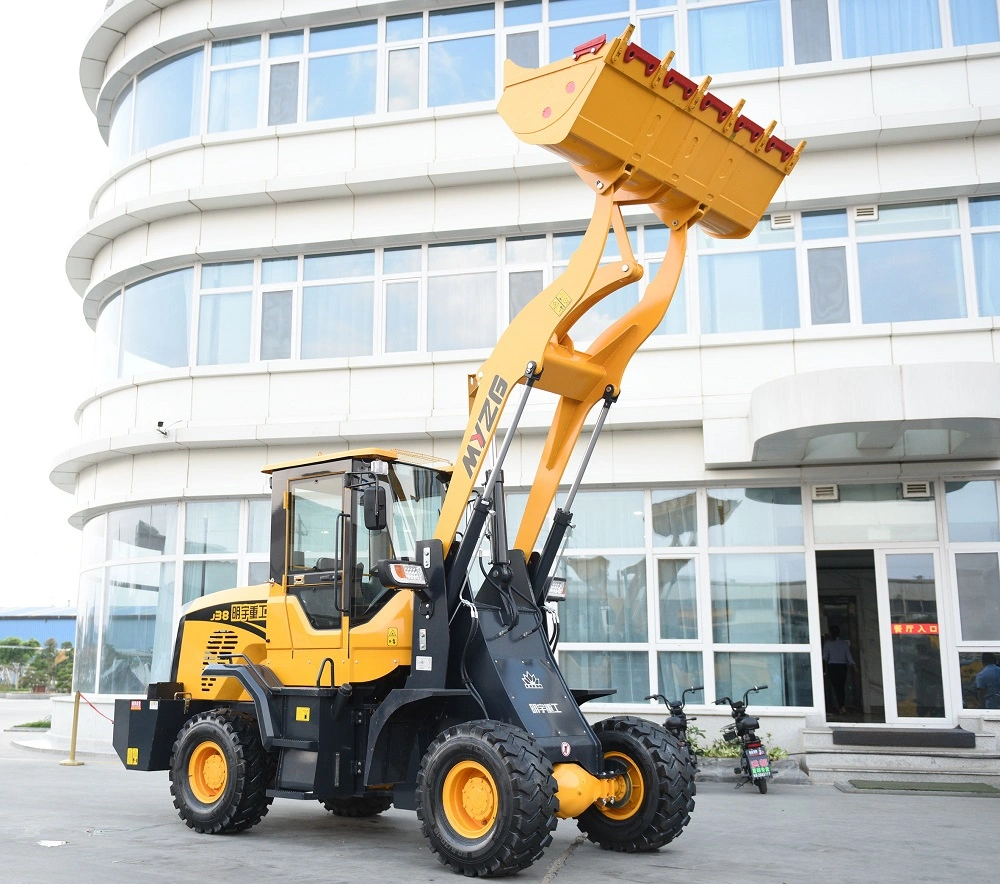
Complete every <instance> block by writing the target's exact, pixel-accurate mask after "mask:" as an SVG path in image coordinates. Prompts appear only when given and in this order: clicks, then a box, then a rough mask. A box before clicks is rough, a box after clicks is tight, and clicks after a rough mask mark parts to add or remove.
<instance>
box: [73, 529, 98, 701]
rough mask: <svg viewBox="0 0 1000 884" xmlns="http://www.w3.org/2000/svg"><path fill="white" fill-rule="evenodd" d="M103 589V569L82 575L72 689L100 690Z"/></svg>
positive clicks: (96, 569)
mask: <svg viewBox="0 0 1000 884" xmlns="http://www.w3.org/2000/svg"><path fill="white" fill-rule="evenodd" d="M91 521H94V520H91ZM88 524H89V523H88ZM103 588H104V570H103V569H102V568H95V569H93V570H91V571H84V572H83V573H82V574H81V575H80V592H79V595H78V596H77V600H76V643H75V646H74V647H75V650H74V652H73V689H74V690H76V691H94V690H96V688H97V660H98V656H99V648H98V646H97V629H98V624H99V623H100V617H101V598H102V596H103V594H104V593H103Z"/></svg>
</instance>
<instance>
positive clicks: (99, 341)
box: [94, 294, 123, 384]
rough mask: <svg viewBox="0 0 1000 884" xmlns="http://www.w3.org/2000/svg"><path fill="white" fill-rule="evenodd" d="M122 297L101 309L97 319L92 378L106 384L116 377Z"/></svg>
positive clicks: (117, 296)
mask: <svg viewBox="0 0 1000 884" xmlns="http://www.w3.org/2000/svg"><path fill="white" fill-rule="evenodd" d="M122 300H123V299H122V296H121V295H120V294H118V295H115V296H114V297H113V298H112V299H111V300H110V301H108V302H107V303H106V304H105V305H104V306H103V307H102V308H101V313H100V315H99V316H98V317H97V329H96V331H97V335H96V338H95V341H94V377H95V380H96V381H97V382H98V383H99V384H101V383H107V382H108V381H112V380H114V379H115V378H116V377H118V350H119V335H120V333H121V326H122Z"/></svg>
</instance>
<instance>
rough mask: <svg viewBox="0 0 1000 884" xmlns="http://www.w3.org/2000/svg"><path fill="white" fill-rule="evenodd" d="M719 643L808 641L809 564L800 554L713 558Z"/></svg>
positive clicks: (714, 614)
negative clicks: (807, 566) (807, 565)
mask: <svg viewBox="0 0 1000 884" xmlns="http://www.w3.org/2000/svg"><path fill="white" fill-rule="evenodd" d="M709 570H710V573H711V581H712V632H713V636H714V638H715V641H717V642H736V643H753V644H807V643H808V641H809V612H808V606H807V603H806V566H805V558H804V557H803V555H802V554H801V553H778V554H773V555H772V554H769V553H752V554H746V555H743V554H736V555H731V554H727V555H711V556H709Z"/></svg>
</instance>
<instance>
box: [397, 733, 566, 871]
mask: <svg viewBox="0 0 1000 884" xmlns="http://www.w3.org/2000/svg"><path fill="white" fill-rule="evenodd" d="M460 736H472V737H475V738H477V739H479V740H481V741H482V742H483V743H485V744H486V745H488V746H490V747H491V748H492V749H493V750H494V751H495V753H496V755H497V756H498V758H499V760H500V762H501V764H502V766H503V767H504V769H505V770H506V773H507V775H508V777H509V780H510V783H511V786H512V789H513V793H514V800H513V808H512V811H513V812H512V817H511V820H510V822H509V826H508V828H507V831H506V832H505V833H504V836H503V842H502V844H501V845H500V846H499V848H498V849H497V850H495V851H494V852H493V854H492V855H491V856H489V857H486V858H483V859H480V860H473V861H469V860H466V859H464V858H461V857H456V856H454V855H452V854H451V853H449V851H448V848H447V845H445V844H443V843H442V842H441V841H440V839H439V838H438V837H437V834H436V832H435V831H434V829H435V824H434V820H433V816H434V813H433V808H429V807H428V806H427V800H428V796H430V797H432V798H433V797H436V796H432V795H430V789H429V787H428V784H427V774H426V771H425V768H424V764H423V763H421V765H420V771H419V773H418V774H417V790H416V811H417V818H418V819H419V820H420V831H421V834H423V836H424V837H425V838H427V840H428V844H429V845H430V848H431V850H432V851H433V852H434V853H435V854H437V857H438V859H439V860H440V861H441V862H442V863H443V864H444V865H446V866H448V867H449V868H451V869H453V870H454V871H456V872H461V873H462V874H463V875H466V876H468V877H502V876H505V875H513V874H516V873H517V872H520V871H522V870H523V869H526V868H528V866H530V865H531V864H532V863H533V862H535V860H537V859H539V857H541V855H542V853H543V852H544V851H545V848H546V847H548V846H549V844H551V843H552V832H553V830H554V829H555V827H556V823H557V820H556V811H557V810H558V808H559V802H558V799H557V798H556V788H557V787H556V781H555V777H554V776H553V775H552V762H551V761H549V759H548V758H546V757H545V755H544V754H543V753H542V751H541V749H539V748H538V746H537V745H536V743H535V741H534V740H533V739H532V738H531V737H530V736H529V735H528V734H527V733H525V732H524V731H523V730H521V729H520V728H517V727H513V726H512V725H508V724H505V723H503V722H499V721H492V720H483V721H473V722H468V723H465V724H460V725H457V726H455V727H452V728H449V729H448V730H446V731H444V733H442V734H440V735H439V736H438V738H437V739H436V740H434V742H432V743H431V745H430V746H429V747H428V749H427V752H426V753H425V755H424V759H425V760H426V759H427V758H429V757H431V756H432V755H433V754H434V753H435V752H437V751H438V750H439V749H440V747H441V746H443V745H444V744H445V743H446V742H447V741H448V740H451V739H453V738H455V737H460ZM425 792H426V793H427V794H425Z"/></svg>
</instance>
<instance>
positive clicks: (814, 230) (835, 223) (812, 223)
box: [800, 209, 847, 239]
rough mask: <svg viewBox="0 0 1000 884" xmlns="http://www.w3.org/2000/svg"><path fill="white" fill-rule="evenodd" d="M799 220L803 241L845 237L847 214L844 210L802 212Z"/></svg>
mask: <svg viewBox="0 0 1000 884" xmlns="http://www.w3.org/2000/svg"><path fill="white" fill-rule="evenodd" d="M800 218H801V223H802V238H803V239H829V238H831V237H842V236H847V212H846V211H845V210H844V209H834V210H833V211H824V212H803V213H802V215H801V216H800Z"/></svg>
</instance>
